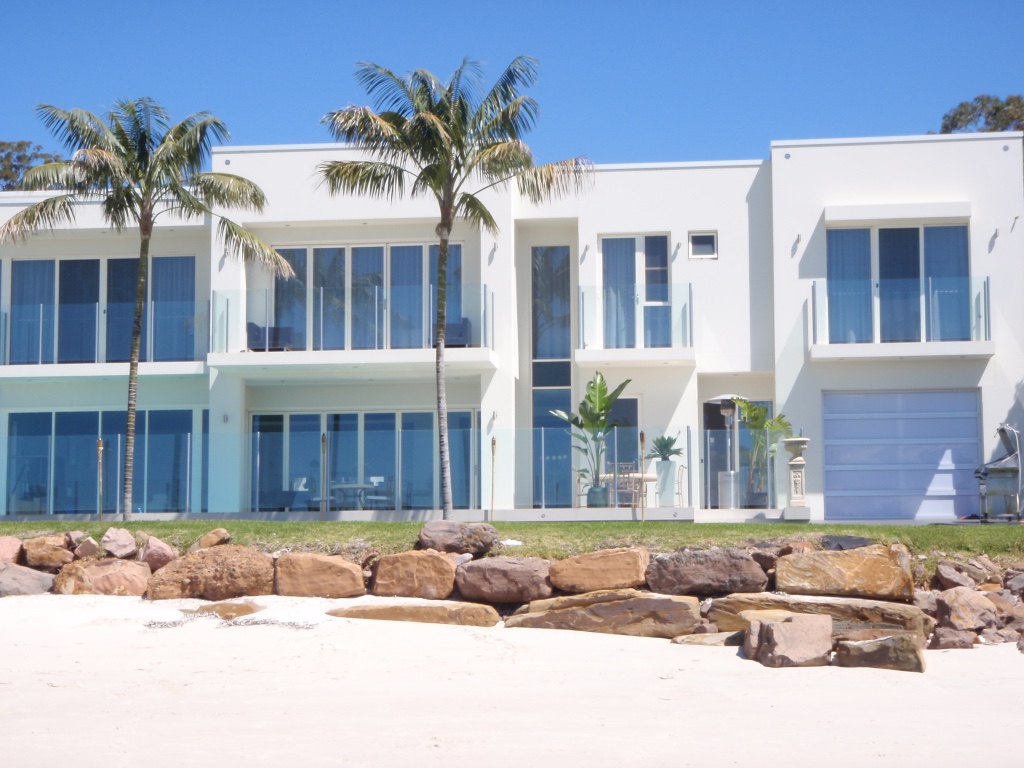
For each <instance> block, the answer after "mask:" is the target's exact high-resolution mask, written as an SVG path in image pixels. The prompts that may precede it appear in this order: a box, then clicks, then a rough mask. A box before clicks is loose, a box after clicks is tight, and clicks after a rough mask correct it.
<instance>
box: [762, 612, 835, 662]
mask: <svg viewBox="0 0 1024 768" xmlns="http://www.w3.org/2000/svg"><path fill="white" fill-rule="evenodd" d="M831 655H832V617H831V616H820V615H818V616H811V615H797V616H790V617H789V618H786V619H781V620H778V621H767V622H764V623H763V624H762V625H761V630H760V638H759V642H758V650H757V660H758V661H759V662H761V664H763V665H764V666H766V667H823V666H825V665H827V664H828V662H829V658H830V657H831Z"/></svg>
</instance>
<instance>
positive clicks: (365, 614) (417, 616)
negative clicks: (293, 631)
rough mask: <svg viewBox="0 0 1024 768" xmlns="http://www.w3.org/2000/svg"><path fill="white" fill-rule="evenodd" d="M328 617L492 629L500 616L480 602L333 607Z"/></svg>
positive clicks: (499, 619)
mask: <svg viewBox="0 0 1024 768" xmlns="http://www.w3.org/2000/svg"><path fill="white" fill-rule="evenodd" d="M327 615H328V616H337V617H338V618H341V619H382V620H384V621H414V622H420V623H422V624H458V625H461V626H463V627H493V626H495V625H496V624H497V623H498V622H500V621H501V616H499V615H498V612H497V611H496V610H494V608H492V607H491V606H489V605H481V604H480V603H458V602H453V601H452V602H449V601H444V602H437V603H435V604H433V605H354V606H352V607H350V608H335V609H334V610H332V611H328V612H327Z"/></svg>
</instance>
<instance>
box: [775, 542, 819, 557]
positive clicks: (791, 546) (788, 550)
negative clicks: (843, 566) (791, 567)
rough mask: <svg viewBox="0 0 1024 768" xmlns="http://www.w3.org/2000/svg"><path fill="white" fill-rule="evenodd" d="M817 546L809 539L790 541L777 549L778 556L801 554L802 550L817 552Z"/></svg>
mask: <svg viewBox="0 0 1024 768" xmlns="http://www.w3.org/2000/svg"><path fill="white" fill-rule="evenodd" d="M817 551H818V548H817V547H816V546H815V545H814V543H813V542H810V541H791V542H789V543H788V544H786V545H784V546H783V547H782V548H781V549H780V550H779V557H785V556H786V555H797V554H803V553H804V552H817Z"/></svg>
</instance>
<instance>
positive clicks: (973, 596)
mask: <svg viewBox="0 0 1024 768" xmlns="http://www.w3.org/2000/svg"><path fill="white" fill-rule="evenodd" d="M936 607H937V612H936V618H937V619H938V621H939V626H940V627H948V628H949V629H985V628H986V627H998V625H999V619H998V617H997V616H996V613H997V610H996V607H995V605H993V604H992V601H991V600H989V599H988V598H987V597H985V595H983V594H982V593H981V592H975V591H974V590H973V589H969V588H967V587H953V588H952V589H947V590H945V591H944V592H940V593H939V596H938V597H937V598H936Z"/></svg>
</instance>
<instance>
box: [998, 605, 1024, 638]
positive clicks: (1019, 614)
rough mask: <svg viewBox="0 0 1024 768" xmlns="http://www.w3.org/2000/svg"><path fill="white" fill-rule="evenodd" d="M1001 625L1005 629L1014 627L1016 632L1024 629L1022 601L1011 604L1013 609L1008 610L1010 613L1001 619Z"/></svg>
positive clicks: (1023, 606)
mask: <svg viewBox="0 0 1024 768" xmlns="http://www.w3.org/2000/svg"><path fill="white" fill-rule="evenodd" d="M1003 627H1004V628H1006V629H1015V630H1017V631H1018V632H1020V631H1021V630H1024V603H1018V604H1017V605H1015V606H1013V610H1012V611H1010V615H1009V616H1007V617H1006V618H1005V619H1004V620H1003Z"/></svg>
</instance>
